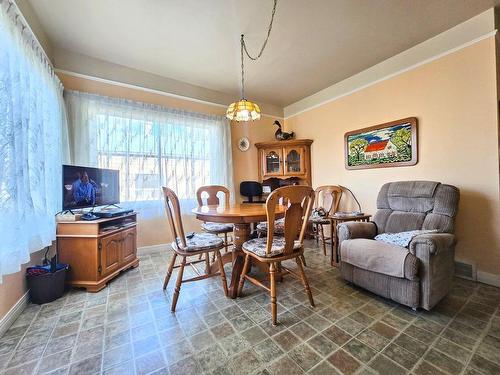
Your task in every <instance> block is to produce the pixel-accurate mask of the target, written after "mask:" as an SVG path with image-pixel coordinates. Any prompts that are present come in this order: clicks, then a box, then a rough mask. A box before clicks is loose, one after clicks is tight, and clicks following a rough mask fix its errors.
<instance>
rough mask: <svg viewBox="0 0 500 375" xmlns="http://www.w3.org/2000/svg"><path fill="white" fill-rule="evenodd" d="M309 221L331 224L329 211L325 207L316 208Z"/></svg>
mask: <svg viewBox="0 0 500 375" xmlns="http://www.w3.org/2000/svg"><path fill="white" fill-rule="evenodd" d="M309 222H311V223H314V224H329V223H330V219H329V218H328V212H326V210H325V209H324V208H323V207H319V208H315V209H314V211H313V213H312V214H311V216H310V217H309Z"/></svg>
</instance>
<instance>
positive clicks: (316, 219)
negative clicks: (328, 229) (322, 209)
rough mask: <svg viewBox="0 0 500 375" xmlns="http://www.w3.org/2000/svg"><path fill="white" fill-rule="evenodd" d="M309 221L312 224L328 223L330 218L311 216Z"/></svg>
mask: <svg viewBox="0 0 500 375" xmlns="http://www.w3.org/2000/svg"><path fill="white" fill-rule="evenodd" d="M309 221H310V222H311V223H313V224H330V219H328V218H326V217H319V216H311V217H310V218H309Z"/></svg>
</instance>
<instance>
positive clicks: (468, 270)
mask: <svg viewBox="0 0 500 375" xmlns="http://www.w3.org/2000/svg"><path fill="white" fill-rule="evenodd" d="M455 276H457V277H461V278H463V279H467V280H476V267H474V265H472V264H469V263H464V262H458V261H455Z"/></svg>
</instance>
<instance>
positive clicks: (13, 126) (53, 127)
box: [0, 0, 65, 282]
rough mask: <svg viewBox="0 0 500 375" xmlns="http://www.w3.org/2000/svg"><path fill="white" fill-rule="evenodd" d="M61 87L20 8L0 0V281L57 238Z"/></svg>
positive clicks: (60, 154) (61, 115)
mask: <svg viewBox="0 0 500 375" xmlns="http://www.w3.org/2000/svg"><path fill="white" fill-rule="evenodd" d="M64 121H65V116H64V102H63V99H62V86H61V84H60V82H59V80H58V79H57V77H56V76H55V75H54V73H53V71H52V69H51V67H50V65H49V63H48V61H47V60H46V58H45V56H44V55H43V52H42V51H41V49H40V48H39V47H38V46H37V43H36V42H35V41H34V39H33V36H32V35H31V33H30V32H29V29H27V28H26V27H24V26H23V25H22V24H21V22H20V17H19V16H18V9H17V7H16V5H15V4H13V3H12V2H10V1H1V0H0V211H1V213H2V214H1V215H0V239H1V241H0V282H1V281H2V276H3V275H6V274H9V273H13V272H17V271H19V270H20V265H21V264H23V263H26V262H28V261H29V259H30V253H32V252H34V251H37V250H40V249H42V248H43V247H45V246H48V245H50V244H51V243H52V241H53V240H54V239H55V220H54V214H55V213H56V212H57V211H59V210H60V209H61V191H60V189H61V162H62V160H61V158H62V155H63V144H64V143H65V142H64V139H63V137H64V127H65V122H64Z"/></svg>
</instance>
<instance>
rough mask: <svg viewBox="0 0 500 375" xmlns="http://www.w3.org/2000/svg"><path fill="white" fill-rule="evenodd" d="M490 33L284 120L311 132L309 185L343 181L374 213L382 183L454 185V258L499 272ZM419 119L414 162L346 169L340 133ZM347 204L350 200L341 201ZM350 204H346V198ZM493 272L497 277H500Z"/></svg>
mask: <svg viewBox="0 0 500 375" xmlns="http://www.w3.org/2000/svg"><path fill="white" fill-rule="evenodd" d="M495 70H496V60H495V40H494V37H491V38H488V39H486V40H484V41H481V42H479V43H476V44H474V45H472V46H469V47H467V48H464V49H462V50H459V51H457V52H455V53H453V54H450V55H447V56H445V57H442V58H441V59H439V60H435V61H433V62H430V63H428V64H425V65H422V66H420V67H418V68H416V69H413V70H411V71H408V72H406V73H403V74H400V75H398V76H395V77H393V78H391V79H388V80H386V81H383V82H380V83H377V84H375V85H373V86H370V87H368V88H365V89H363V90H361V91H358V92H355V93H353V94H351V95H349V96H346V97H342V98H339V99H337V100H335V101H332V102H330V103H327V104H324V105H322V106H320V107H317V108H315V109H311V110H308V111H306V112H303V113H301V114H298V115H296V116H293V117H291V118H289V119H287V120H286V121H285V125H286V129H287V130H288V131H290V130H293V131H295V132H296V134H297V137H298V138H312V139H314V143H313V144H312V175H313V185H314V186H318V185H322V184H341V185H345V186H348V187H350V188H351V189H352V190H353V191H354V193H355V194H356V196H357V197H358V199H359V200H360V202H361V204H362V206H363V210H364V211H365V212H368V213H373V212H374V211H375V209H376V206H375V201H376V196H377V193H378V191H379V189H380V187H381V185H382V184H384V183H385V182H389V181H397V180H413V179H417V180H419V179H420V180H436V181H441V182H443V183H448V184H452V185H455V186H457V187H458V188H460V191H461V201H460V208H459V214H458V218H457V222H456V234H457V237H458V246H457V258H458V259H462V260H466V261H469V262H475V263H476V264H477V265H478V270H479V271H483V272H487V273H491V274H496V275H499V273H500V225H499V223H500V204H499V164H498V160H499V159H498V124H497V94H496V73H495ZM410 116H416V117H417V118H418V121H419V129H418V146H419V147H418V148H419V155H418V157H419V162H418V164H417V165H415V166H411V167H399V168H380V169H365V170H346V169H345V167H344V133H346V132H347V131H350V130H355V129H359V128H363V127H367V126H370V125H376V124H380V123H384V122H388V121H391V120H396V119H400V118H404V117H410ZM348 204H349V203H348ZM349 205H350V206H351V204H349ZM499 276H500V275H499Z"/></svg>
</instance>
